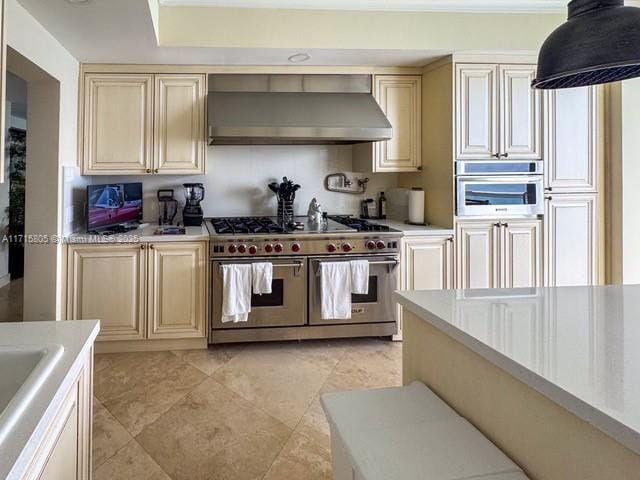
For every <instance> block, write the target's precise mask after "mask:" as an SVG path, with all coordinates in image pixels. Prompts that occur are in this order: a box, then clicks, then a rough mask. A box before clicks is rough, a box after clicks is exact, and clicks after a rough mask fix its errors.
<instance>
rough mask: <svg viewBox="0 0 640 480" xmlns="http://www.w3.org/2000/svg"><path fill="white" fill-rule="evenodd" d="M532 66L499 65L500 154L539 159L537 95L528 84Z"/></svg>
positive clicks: (540, 117)
mask: <svg viewBox="0 0 640 480" xmlns="http://www.w3.org/2000/svg"><path fill="white" fill-rule="evenodd" d="M535 75H536V67H535V65H500V154H501V155H502V156H503V157H505V158H506V157H508V158H510V159H511V158H513V159H527V160H529V159H531V160H540V159H542V115H541V110H542V107H541V103H542V102H541V97H540V93H539V91H538V90H536V89H534V88H532V87H531V82H532V81H533V79H534V78H535Z"/></svg>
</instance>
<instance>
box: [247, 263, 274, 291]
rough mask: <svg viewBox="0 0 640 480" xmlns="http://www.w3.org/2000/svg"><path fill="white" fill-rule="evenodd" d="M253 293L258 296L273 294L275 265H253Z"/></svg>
mask: <svg viewBox="0 0 640 480" xmlns="http://www.w3.org/2000/svg"><path fill="white" fill-rule="evenodd" d="M251 267H252V276H253V293H255V294H256V295H262V294H269V293H271V282H272V281H273V264H272V263H271V262H257V263H252V264H251Z"/></svg>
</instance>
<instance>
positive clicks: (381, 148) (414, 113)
mask: <svg viewBox="0 0 640 480" xmlns="http://www.w3.org/2000/svg"><path fill="white" fill-rule="evenodd" d="M374 91H375V97H376V100H377V101H378V104H379V105H380V108H382V111H383V112H384V113H385V115H386V116H387V118H388V119H389V122H391V126H392V127H393V138H392V139H391V140H388V141H386V142H377V143H376V144H375V171H376V172H415V171H417V170H418V169H419V167H420V165H421V164H422V159H421V135H422V127H421V123H422V121H421V118H422V117H421V112H422V100H421V94H422V77H420V76H417V75H377V76H376V77H375V90H374Z"/></svg>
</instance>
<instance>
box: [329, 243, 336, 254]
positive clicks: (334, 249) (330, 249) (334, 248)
mask: <svg viewBox="0 0 640 480" xmlns="http://www.w3.org/2000/svg"><path fill="white" fill-rule="evenodd" d="M335 251H336V246H335V245H334V244H333V243H330V244H329V245H327V252H329V253H333V252H335Z"/></svg>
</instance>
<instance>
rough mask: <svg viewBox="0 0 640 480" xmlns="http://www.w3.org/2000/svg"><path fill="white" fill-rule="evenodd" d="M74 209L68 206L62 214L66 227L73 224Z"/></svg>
mask: <svg viewBox="0 0 640 480" xmlns="http://www.w3.org/2000/svg"><path fill="white" fill-rule="evenodd" d="M74 213H75V212H74V209H73V205H69V206H68V207H67V208H66V209H65V212H64V222H65V223H66V224H67V225H70V224H72V223H73V218H74V217H73V216H74Z"/></svg>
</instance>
